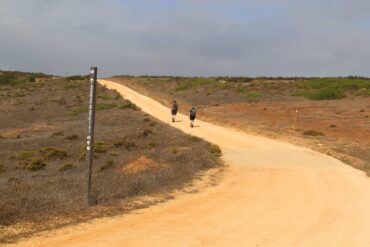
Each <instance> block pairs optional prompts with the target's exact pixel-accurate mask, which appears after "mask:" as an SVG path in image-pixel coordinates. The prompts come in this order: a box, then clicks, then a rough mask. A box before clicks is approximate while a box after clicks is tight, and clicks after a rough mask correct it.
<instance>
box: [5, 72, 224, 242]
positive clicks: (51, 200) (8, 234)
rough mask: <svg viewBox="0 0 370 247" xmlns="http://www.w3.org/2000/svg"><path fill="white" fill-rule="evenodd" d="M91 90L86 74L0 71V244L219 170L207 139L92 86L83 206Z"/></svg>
mask: <svg viewBox="0 0 370 247" xmlns="http://www.w3.org/2000/svg"><path fill="white" fill-rule="evenodd" d="M29 78H34V80H29ZM88 95H89V81H88V79H87V77H86V76H73V77H68V78H58V77H52V76H47V75H43V74H31V73H20V72H4V71H2V72H1V74H0V112H1V121H0V137H1V138H0V162H1V164H0V243H5V242H12V241H14V240H16V239H17V238H19V237H24V236H27V235H29V234H32V233H35V232H38V231H42V230H49V229H52V228H56V227H60V226H63V225H66V224H73V223H76V222H81V221H86V220H89V219H92V218H95V217H102V216H107V215H115V214H122V213H124V212H129V211H130V210H133V209H135V208H140V207H146V206H149V205H150V204H153V203H157V202H160V201H162V200H163V199H166V198H167V199H169V198H170V197H171V192H172V191H174V190H177V189H182V188H184V187H185V186H187V185H189V184H191V183H192V181H193V180H194V179H195V178H199V177H200V175H201V174H202V173H203V172H205V171H207V170H208V169H211V168H216V167H220V166H222V162H221V161H220V159H219V155H220V152H219V151H218V150H217V149H216V148H210V144H209V143H208V142H206V141H204V140H202V139H199V138H194V137H190V136H188V135H186V134H184V133H183V132H181V131H178V130H176V129H173V128H171V127H169V126H168V125H166V124H163V123H161V122H159V121H158V120H156V119H154V118H152V117H150V116H148V115H147V114H145V113H143V112H142V111H140V109H139V108H138V107H137V106H136V105H135V104H133V103H131V102H129V101H127V100H124V99H123V98H122V97H120V95H119V94H118V93H117V92H115V91H111V90H108V89H106V88H103V87H101V86H98V88H97V112H96V142H95V153H94V165H93V180H92V181H93V183H92V196H93V201H94V205H93V207H91V208H86V205H85V203H84V167H85V159H86V146H85V145H86V139H85V137H86V135H87V105H88ZM173 150H176V152H173ZM159 195H161V196H159ZM141 196H145V197H148V196H150V197H151V198H155V199H152V200H150V201H146V200H143V199H140V198H141Z"/></svg>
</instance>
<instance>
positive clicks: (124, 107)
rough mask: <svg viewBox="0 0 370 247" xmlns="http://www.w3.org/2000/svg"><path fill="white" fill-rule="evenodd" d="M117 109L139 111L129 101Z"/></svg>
mask: <svg viewBox="0 0 370 247" xmlns="http://www.w3.org/2000/svg"><path fill="white" fill-rule="evenodd" d="M119 109H132V110H134V111H137V110H139V107H137V106H136V105H135V104H134V103H132V102H131V101H127V102H126V103H125V104H123V105H121V106H120V107H119Z"/></svg>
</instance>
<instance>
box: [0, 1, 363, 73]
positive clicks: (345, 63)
mask: <svg viewBox="0 0 370 247" xmlns="http://www.w3.org/2000/svg"><path fill="white" fill-rule="evenodd" d="M200 2H201V4H200ZM182 4H183V8H182V9H181V10H180V9H174V10H173V11H171V12H170V11H168V10H164V11H163V12H156V13H150V12H148V11H143V12H141V11H137V10H133V9H132V8H131V7H130V5H128V4H126V3H125V1H118V0H105V1H103V0H93V1H91V0H90V1H88V0H74V1H72V0H66V1H61V0H55V1H49V0H29V1H26V0H2V1H1V2H0V35H1V38H0V66H2V67H1V68H4V69H14V70H31V71H44V72H48V73H54V74H61V75H64V73H65V72H66V71H67V72H68V73H69V74H81V73H85V72H86V71H87V68H88V67H89V66H90V65H93V64H96V65H98V66H99V67H100V68H101V69H100V71H101V72H102V73H103V75H111V74H169V75H249V76H253V75H329V76H330V75H350V74H357V75H365V76H370V70H369V69H368V67H369V66H368V61H369V58H370V46H369V45H368V44H369V42H370V30H369V29H370V25H368V24H366V23H370V17H369V15H368V13H369V11H370V3H369V2H368V1H363V0H355V1H349V0H347V1H345V0H339V1H334V0H326V1H319V0H313V1H293V0H280V1H272V0H264V1H257V0H251V1H223V0H219V1H208V0H203V1H182ZM233 4H237V5H240V6H243V11H244V9H245V10H246V13H245V15H248V9H252V10H254V9H255V7H256V6H261V5H263V6H269V5H271V4H273V5H274V6H275V7H276V6H277V10H276V11H275V12H274V14H272V15H268V16H265V15H262V16H263V17H261V18H247V17H248V16H246V18H245V20H244V19H243V17H242V18H237V19H235V18H232V16H230V13H229V12H228V13H227V14H225V13H223V12H222V8H223V7H225V6H230V5H233ZM143 6H145V5H143ZM216 7H217V9H216ZM255 15H256V16H258V13H255V14H253V16H255Z"/></svg>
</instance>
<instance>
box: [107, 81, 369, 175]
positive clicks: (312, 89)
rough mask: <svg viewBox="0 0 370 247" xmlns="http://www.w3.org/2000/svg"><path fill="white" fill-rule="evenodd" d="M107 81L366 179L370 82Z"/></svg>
mask: <svg viewBox="0 0 370 247" xmlns="http://www.w3.org/2000/svg"><path fill="white" fill-rule="evenodd" d="M111 80H113V81H116V82H119V83H123V84H125V85H127V86H129V87H132V88H134V89H135V90H137V91H139V92H142V93H144V94H146V95H148V96H150V97H152V98H155V99H157V100H158V101H160V102H162V103H163V104H165V105H170V104H171V101H172V100H173V99H176V100H177V101H178V102H179V105H180V111H182V112H184V113H187V112H188V110H189V108H190V106H191V105H195V106H196V108H197V109H198V116H199V117H200V118H202V119H204V120H208V121H212V122H215V123H218V124H220V125H226V126H230V127H233V128H239V129H242V130H245V131H247V132H250V133H257V134H261V135H266V136H268V137H272V138H278V139H282V140H284V141H288V142H292V143H297V144H300V145H304V146H309V147H311V148H313V149H315V150H318V151H320V152H323V153H326V154H329V155H332V156H334V157H336V158H338V159H340V160H342V161H344V162H346V163H348V164H350V165H353V166H354V167H357V168H360V169H362V170H364V171H366V172H368V173H369V174H370V163H369V161H370V151H369V149H368V148H367V147H368V146H369V145H370V138H369V137H370V118H369V115H370V97H369V96H370V94H369V92H370V79H369V78H360V77H348V78H269V77H260V78H249V77H247V78H243V77H210V78H190V77H189V78H186V77H148V76H142V77H140V76H138V77H128V76H116V77H113V78H111Z"/></svg>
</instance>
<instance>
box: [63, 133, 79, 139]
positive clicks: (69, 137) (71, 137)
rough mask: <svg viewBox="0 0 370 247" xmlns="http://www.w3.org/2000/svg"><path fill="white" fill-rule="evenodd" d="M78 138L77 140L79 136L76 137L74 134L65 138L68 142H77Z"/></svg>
mask: <svg viewBox="0 0 370 247" xmlns="http://www.w3.org/2000/svg"><path fill="white" fill-rule="evenodd" d="M78 138H79V136H78V135H76V134H71V135H69V136H67V137H66V139H67V140H70V141H73V140H77V139H78Z"/></svg>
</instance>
